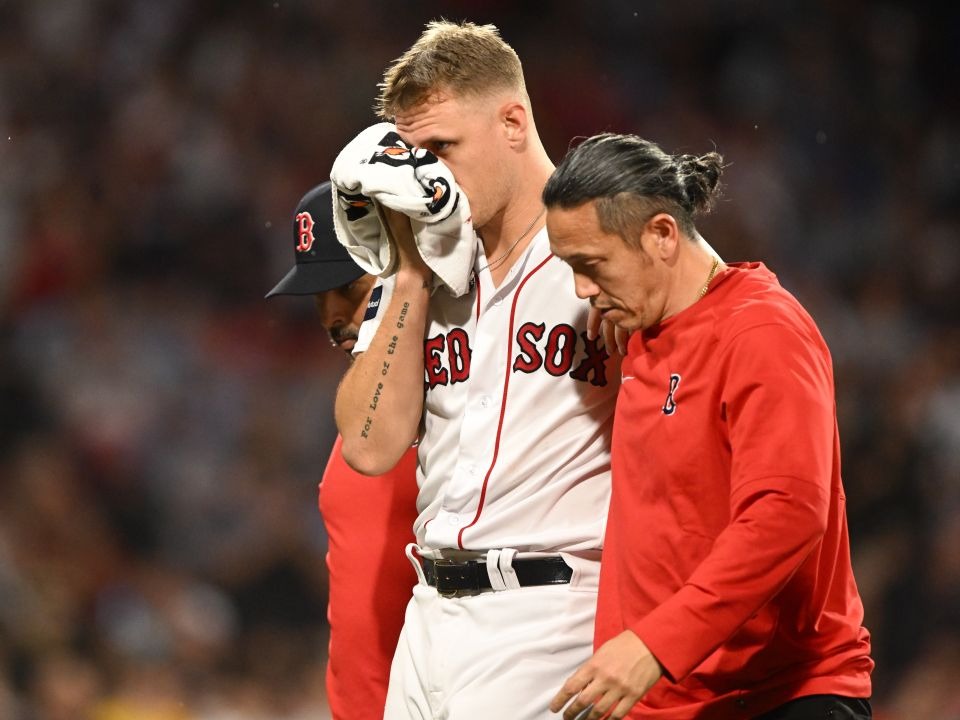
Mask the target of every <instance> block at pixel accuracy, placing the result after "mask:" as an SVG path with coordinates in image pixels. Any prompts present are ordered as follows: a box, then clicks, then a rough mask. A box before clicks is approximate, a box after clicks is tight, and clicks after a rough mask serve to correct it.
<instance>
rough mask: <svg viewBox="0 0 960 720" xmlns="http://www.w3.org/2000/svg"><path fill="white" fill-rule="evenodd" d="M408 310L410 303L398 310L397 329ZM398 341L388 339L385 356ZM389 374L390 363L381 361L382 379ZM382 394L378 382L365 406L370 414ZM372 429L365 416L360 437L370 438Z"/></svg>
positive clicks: (397, 337) (400, 326)
mask: <svg viewBox="0 0 960 720" xmlns="http://www.w3.org/2000/svg"><path fill="white" fill-rule="evenodd" d="M409 310H410V303H408V302H405V303H404V304H403V307H402V308H400V316H399V317H398V318H397V327H398V328H400V329H402V328H403V326H404V321H405V320H406V318H407V312H408V311H409ZM399 340H400V337H399V336H398V335H394V336H393V337H391V338H390V342H389V343H388V344H387V354H388V355H393V354H394V353H396V351H397V342H398V341H399ZM389 372H390V362H389V361H388V360H384V361H383V367H382V368H380V374H381V375H382V376H383V377H386V376H387V373H389ZM382 393H383V383H382V382H378V383H377V387H376V388H375V389H374V391H373V397H372V398H370V404H369V405H368V406H367V407H368V408H369V409H370V412H371V413H375V412H376V411H377V406H378V405H379V404H380V395H381V394H382ZM371 427H373V417H372V416H371V415H367V419H366V420H365V421H364V423H363V429H362V430H361V431H360V437H363V438H365V437H370V428H371Z"/></svg>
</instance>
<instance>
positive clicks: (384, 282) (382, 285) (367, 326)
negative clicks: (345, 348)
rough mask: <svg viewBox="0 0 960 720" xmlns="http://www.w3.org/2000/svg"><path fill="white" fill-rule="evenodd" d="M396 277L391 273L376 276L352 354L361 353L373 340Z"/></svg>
mask: <svg viewBox="0 0 960 720" xmlns="http://www.w3.org/2000/svg"><path fill="white" fill-rule="evenodd" d="M396 277H397V276H396V275H391V276H390V277H386V278H377V282H376V284H375V285H374V286H373V290H371V291H370V300H369V301H368V302H367V312H366V313H364V315H363V323H361V325H360V332H358V333H357V342H356V343H355V344H354V346H353V350H352V351H351V352H352V353H353V354H354V355H357V354H358V353H362V352H364V351H365V350H366V349H367V348H368V347H370V342H371V341H372V340H373V336H374V335H375V334H376V332H377V328H378V327H380V321H381V320H382V319H383V314H384V313H385V312H386V311H387V305H389V304H390V296H391V295H393V288H394V285H395V284H396Z"/></svg>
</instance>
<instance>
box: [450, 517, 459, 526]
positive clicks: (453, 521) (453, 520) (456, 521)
mask: <svg viewBox="0 0 960 720" xmlns="http://www.w3.org/2000/svg"><path fill="white" fill-rule="evenodd" d="M447 523H448V524H450V525H453V526H456V525H459V524H460V516H459V515H450V516H449V517H447Z"/></svg>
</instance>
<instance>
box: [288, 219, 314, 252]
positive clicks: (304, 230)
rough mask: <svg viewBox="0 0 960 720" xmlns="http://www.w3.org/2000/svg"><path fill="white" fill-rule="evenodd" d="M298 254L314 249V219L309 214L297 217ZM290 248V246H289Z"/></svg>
mask: <svg viewBox="0 0 960 720" xmlns="http://www.w3.org/2000/svg"><path fill="white" fill-rule="evenodd" d="M296 223H297V238H298V242H297V252H301V253H302V252H310V248H312V247H313V240H314V238H313V218H312V217H311V216H310V213H308V212H302V213H299V214H298V215H297V219H296ZM288 247H289V246H288Z"/></svg>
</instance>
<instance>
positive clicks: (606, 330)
mask: <svg viewBox="0 0 960 720" xmlns="http://www.w3.org/2000/svg"><path fill="white" fill-rule="evenodd" d="M601 335H602V336H603V346H604V347H605V348H606V349H607V353H608V354H610V355H613V354H614V352H618V353H620V354H621V355H626V354H627V341H628V340H629V339H630V333H629V332H627V331H626V330H624V329H623V328H622V327H620V326H619V325H614V324H613V323H611V322H607V321H606V320H604V319H603V316H602V315H601V314H600V311H599V310H597V309H596V308H595V307H593V306H592V305H591V306H590V312H589V313H587V337H588V338H589V339H590V340H594V339H596V338H597V337H598V336H601Z"/></svg>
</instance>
